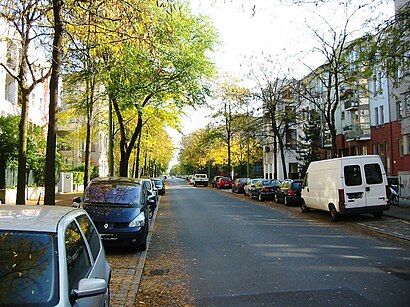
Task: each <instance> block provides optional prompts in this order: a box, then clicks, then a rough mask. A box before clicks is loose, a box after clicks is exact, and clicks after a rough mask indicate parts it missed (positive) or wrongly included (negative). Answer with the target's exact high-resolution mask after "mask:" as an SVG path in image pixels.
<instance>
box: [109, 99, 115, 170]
mask: <svg viewBox="0 0 410 307" xmlns="http://www.w3.org/2000/svg"><path fill="white" fill-rule="evenodd" d="M112 120H113V118H112V101H111V99H109V101H108V175H109V176H114V133H113V131H114V130H113V121H112Z"/></svg>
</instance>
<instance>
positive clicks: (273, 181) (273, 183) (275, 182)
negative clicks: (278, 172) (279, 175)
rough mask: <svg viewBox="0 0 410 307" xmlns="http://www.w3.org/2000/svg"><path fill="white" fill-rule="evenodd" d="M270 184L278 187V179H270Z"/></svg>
mask: <svg viewBox="0 0 410 307" xmlns="http://www.w3.org/2000/svg"><path fill="white" fill-rule="evenodd" d="M271 185H273V186H275V187H278V186H279V185H280V181H279V180H276V179H274V180H271Z"/></svg>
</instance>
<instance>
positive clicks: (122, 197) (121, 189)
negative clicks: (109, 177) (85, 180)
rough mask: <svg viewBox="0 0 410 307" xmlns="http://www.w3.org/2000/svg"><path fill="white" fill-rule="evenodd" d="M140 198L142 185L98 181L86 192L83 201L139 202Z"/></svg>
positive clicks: (104, 202)
mask: <svg viewBox="0 0 410 307" xmlns="http://www.w3.org/2000/svg"><path fill="white" fill-rule="evenodd" d="M139 198H140V186H139V185H136V184H126V183H115V184H113V183H108V182H98V183H95V184H91V185H89V186H88V187H87V189H86V190H85V192H84V198H83V201H84V202H86V203H93V204H95V203H101V204H119V205H129V204H138V203H139Z"/></svg>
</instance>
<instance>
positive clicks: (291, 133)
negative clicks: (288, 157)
mask: <svg viewBox="0 0 410 307" xmlns="http://www.w3.org/2000/svg"><path fill="white" fill-rule="evenodd" d="M286 146H287V147H288V148H290V149H297V138H296V129H287V130H286Z"/></svg>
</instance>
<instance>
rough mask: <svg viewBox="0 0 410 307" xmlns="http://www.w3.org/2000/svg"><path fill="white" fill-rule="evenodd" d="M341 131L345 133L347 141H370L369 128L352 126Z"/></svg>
mask: <svg viewBox="0 0 410 307" xmlns="http://www.w3.org/2000/svg"><path fill="white" fill-rule="evenodd" d="M343 130H344V131H345V135H346V139H347V141H355V140H369V139H370V128H365V127H362V126H358V125H352V126H346V127H344V128H343Z"/></svg>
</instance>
